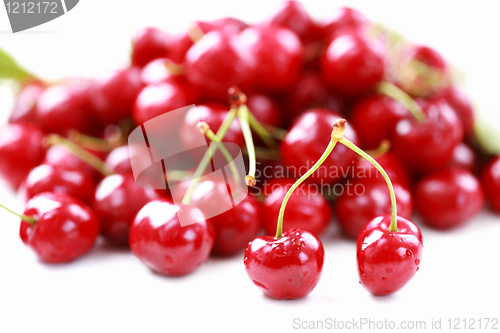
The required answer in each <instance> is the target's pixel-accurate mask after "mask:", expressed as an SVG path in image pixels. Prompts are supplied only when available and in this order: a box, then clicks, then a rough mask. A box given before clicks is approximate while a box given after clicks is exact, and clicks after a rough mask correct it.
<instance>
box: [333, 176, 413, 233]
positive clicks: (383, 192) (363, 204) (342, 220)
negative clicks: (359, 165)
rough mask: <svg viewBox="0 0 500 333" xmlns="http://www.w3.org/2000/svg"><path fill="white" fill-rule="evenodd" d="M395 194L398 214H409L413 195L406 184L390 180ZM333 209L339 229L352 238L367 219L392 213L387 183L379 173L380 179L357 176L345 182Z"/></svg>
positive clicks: (411, 209)
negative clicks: (350, 181) (353, 179)
mask: <svg viewBox="0 0 500 333" xmlns="http://www.w3.org/2000/svg"><path fill="white" fill-rule="evenodd" d="M392 184H393V187H394V192H395V195H396V201H397V208H398V215H400V216H402V217H405V218H411V215H412V213H413V199H412V195H411V192H410V191H409V190H408V189H406V188H405V187H403V186H401V185H399V184H397V183H395V182H393V183H392ZM335 212H336V214H337V218H338V221H339V224H340V226H341V228H342V231H343V232H344V234H345V235H346V236H348V237H349V238H352V239H356V238H357V237H358V234H359V232H360V231H361V229H363V227H364V226H365V224H366V223H367V222H368V221H371V220H372V219H374V218H375V217H377V216H380V215H385V214H390V213H391V198H390V196H389V190H388V189H387V184H386V183H385V181H384V180H383V178H382V176H380V180H379V179H376V178H375V179H374V178H360V179H357V180H355V181H354V182H353V183H351V186H350V187H348V186H344V192H343V193H342V194H341V195H340V196H339V197H338V198H337V200H336V201H335Z"/></svg>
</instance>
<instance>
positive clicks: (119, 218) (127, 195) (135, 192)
mask: <svg viewBox="0 0 500 333" xmlns="http://www.w3.org/2000/svg"><path fill="white" fill-rule="evenodd" d="M157 198H158V195H157V194H156V192H155V191H154V190H152V189H144V188H142V187H139V186H137V185H136V183H135V181H134V178H133V177H132V176H130V175H111V176H108V177H106V178H104V179H103V180H102V181H101V182H100V183H99V185H98V186H97V189H96V191H95V196H94V200H93V203H92V208H93V209H94V211H95V213H96V215H97V217H98V218H99V221H100V222H101V234H102V235H103V236H104V237H105V238H106V239H107V240H109V241H110V242H111V243H113V244H115V245H119V246H126V245H128V235H129V228H130V224H131V223H132V221H133V219H134V216H135V215H136V214H137V212H138V211H139V210H140V209H141V208H142V207H143V206H144V205H145V204H147V203H148V202H150V201H152V200H155V199H157Z"/></svg>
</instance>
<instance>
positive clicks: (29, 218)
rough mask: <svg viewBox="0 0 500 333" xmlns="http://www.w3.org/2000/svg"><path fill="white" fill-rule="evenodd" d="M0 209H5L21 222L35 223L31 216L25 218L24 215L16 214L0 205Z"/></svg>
mask: <svg viewBox="0 0 500 333" xmlns="http://www.w3.org/2000/svg"><path fill="white" fill-rule="evenodd" d="M0 207H2V208H3V209H5V210H6V211H8V212H11V213H12V214H14V215H16V216H17V217H19V218H20V219H21V220H23V221H25V222H28V223H30V224H35V223H36V218H34V217H33V216H27V215H24V214H18V213H16V212H13V211H11V210H10V209H8V208H7V207H5V206H4V205H2V204H0Z"/></svg>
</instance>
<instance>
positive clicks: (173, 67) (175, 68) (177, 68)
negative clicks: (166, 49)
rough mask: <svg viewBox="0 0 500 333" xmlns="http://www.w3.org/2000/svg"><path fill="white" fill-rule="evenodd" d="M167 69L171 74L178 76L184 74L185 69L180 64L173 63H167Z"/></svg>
mask: <svg viewBox="0 0 500 333" xmlns="http://www.w3.org/2000/svg"><path fill="white" fill-rule="evenodd" d="M164 65H165V68H166V69H167V71H168V73H169V74H172V75H175V76H178V75H182V74H184V67H183V66H182V65H180V64H176V63H173V62H165V64H164Z"/></svg>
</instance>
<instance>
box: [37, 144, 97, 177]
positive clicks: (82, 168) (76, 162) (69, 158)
mask: <svg viewBox="0 0 500 333" xmlns="http://www.w3.org/2000/svg"><path fill="white" fill-rule="evenodd" d="M42 163H43V164H48V165H51V166H53V167H55V168H57V169H59V170H68V171H78V172H84V173H86V174H87V175H89V176H90V177H91V178H92V179H94V181H97V180H99V179H100V178H101V177H102V175H101V174H100V173H99V171H97V170H96V169H95V168H94V167H92V166H91V165H90V164H88V163H87V162H85V161H83V160H81V159H79V158H78V157H76V156H75V155H73V154H71V153H70V152H69V151H68V150H67V149H65V148H64V147H63V146H61V145H53V146H52V147H50V148H49V149H48V150H47V153H46V154H45V158H44V159H43V161H42Z"/></svg>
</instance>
